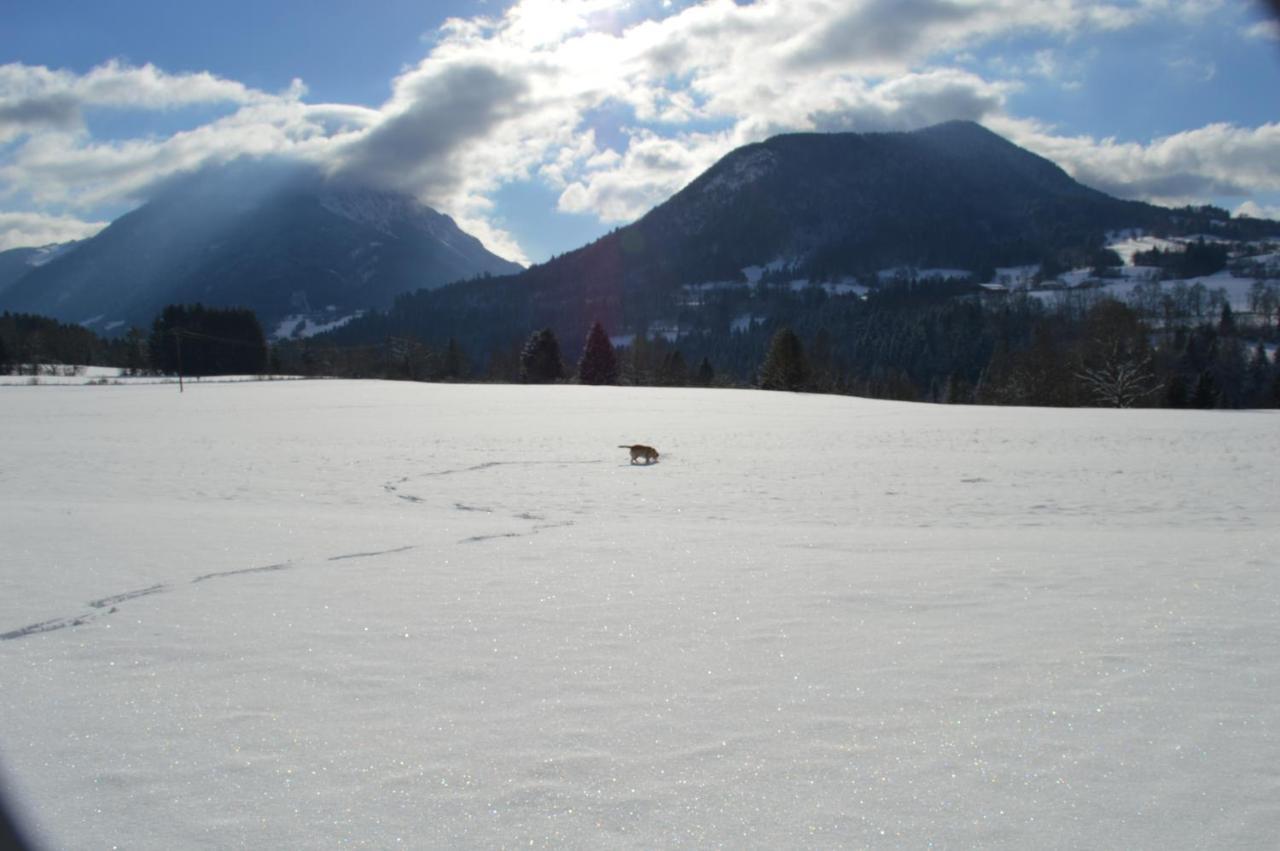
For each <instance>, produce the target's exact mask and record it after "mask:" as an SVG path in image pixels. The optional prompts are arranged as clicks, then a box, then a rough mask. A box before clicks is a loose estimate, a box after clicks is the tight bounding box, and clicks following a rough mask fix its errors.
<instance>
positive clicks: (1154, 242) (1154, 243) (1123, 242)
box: [1107, 236, 1186, 266]
mask: <svg viewBox="0 0 1280 851" xmlns="http://www.w3.org/2000/svg"><path fill="white" fill-rule="evenodd" d="M1107 248H1110V249H1111V250H1112V251H1114V252H1115V253H1116V254H1119V255H1120V259H1121V260H1123V261H1124V265H1126V266H1132V265H1133V255H1135V254H1137V253H1138V252H1140V251H1150V250H1151V249H1153V248H1159V249H1160V250H1161V251H1182V250H1184V249H1185V248H1186V246H1185V245H1184V244H1183V243H1181V242H1175V241H1173V240H1171V239H1161V238H1160V237H1158V236H1126V237H1123V238H1120V239H1117V240H1116V241H1115V242H1111V243H1109V244H1108V245H1107Z"/></svg>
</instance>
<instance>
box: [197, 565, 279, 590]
mask: <svg viewBox="0 0 1280 851" xmlns="http://www.w3.org/2000/svg"><path fill="white" fill-rule="evenodd" d="M292 566H293V565H292V564H291V563H290V562H287V561H284V562H281V563H280V564H268V565H264V566H262V567H242V568H240V569H239V570H219V571H218V572H216V573H206V574H204V575H203V576H197V577H196V578H195V579H192V580H191V584H192V585H194V584H195V583H197V582H204V581H205V580H206V579H218V578H219V577H222V576H239V575H240V574H242V573H268V572H271V571H275V570H286V569H288V568H290V567H292Z"/></svg>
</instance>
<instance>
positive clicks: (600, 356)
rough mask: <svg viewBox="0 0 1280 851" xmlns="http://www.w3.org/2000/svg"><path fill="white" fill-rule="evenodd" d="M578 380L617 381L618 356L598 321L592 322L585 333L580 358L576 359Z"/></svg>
mask: <svg viewBox="0 0 1280 851" xmlns="http://www.w3.org/2000/svg"><path fill="white" fill-rule="evenodd" d="M578 381H580V382H581V383H583V384H617V383H618V356H617V354H616V353H615V352H614V351H613V343H611V342H610V341H609V335H608V334H606V333H605V331H604V326H603V325H601V324H600V323H599V322H596V323H594V324H593V325H592V326H591V331H590V332H588V333H587V343H586V345H585V346H584V347H583V349H582V359H581V360H580V361H578Z"/></svg>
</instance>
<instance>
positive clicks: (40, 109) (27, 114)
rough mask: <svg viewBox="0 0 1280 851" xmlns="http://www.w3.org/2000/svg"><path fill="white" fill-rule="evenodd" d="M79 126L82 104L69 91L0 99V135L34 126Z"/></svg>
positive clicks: (62, 127) (29, 129) (69, 128)
mask: <svg viewBox="0 0 1280 851" xmlns="http://www.w3.org/2000/svg"><path fill="white" fill-rule="evenodd" d="M79 126H80V106H79V103H78V101H77V100H76V99H75V98H73V97H71V96H70V95H50V96H48V97H42V98H28V99H26V100H20V101H15V102H12V103H0V138H3V137H5V136H9V135H14V134H17V133H25V132H30V131H33V130H49V129H53V130H73V129H75V128H76V127H79Z"/></svg>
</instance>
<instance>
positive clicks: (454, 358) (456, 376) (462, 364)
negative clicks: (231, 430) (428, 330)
mask: <svg viewBox="0 0 1280 851" xmlns="http://www.w3.org/2000/svg"><path fill="white" fill-rule="evenodd" d="M466 374H467V356H466V355H465V354H463V352H462V346H460V345H458V341H457V340H456V339H454V338H453V337H450V338H449V343H448V345H446V346H445V349H444V356H443V357H442V359H441V362H440V377H441V378H443V379H444V380H445V381H458V380H460V379H462V378H465V377H466Z"/></svg>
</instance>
